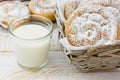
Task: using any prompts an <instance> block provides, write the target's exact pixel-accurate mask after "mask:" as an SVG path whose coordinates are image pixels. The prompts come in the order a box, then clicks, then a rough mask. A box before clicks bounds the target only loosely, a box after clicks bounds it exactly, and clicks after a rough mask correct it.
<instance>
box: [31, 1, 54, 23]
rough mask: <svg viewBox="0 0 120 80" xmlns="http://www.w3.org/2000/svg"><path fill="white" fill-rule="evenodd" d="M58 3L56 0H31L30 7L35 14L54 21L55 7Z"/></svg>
mask: <svg viewBox="0 0 120 80" xmlns="http://www.w3.org/2000/svg"><path fill="white" fill-rule="evenodd" d="M55 5H56V2H55V0H31V1H30V2H29V8H30V10H31V12H32V13H33V14H37V15H40V16H44V17H47V18H48V19H50V20H52V21H54V20H55V16H54V7H55Z"/></svg>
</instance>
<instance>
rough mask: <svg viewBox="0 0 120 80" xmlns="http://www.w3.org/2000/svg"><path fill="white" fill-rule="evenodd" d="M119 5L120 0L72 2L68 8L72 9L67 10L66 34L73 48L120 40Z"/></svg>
mask: <svg viewBox="0 0 120 80" xmlns="http://www.w3.org/2000/svg"><path fill="white" fill-rule="evenodd" d="M72 1H73V2H74V3H73V2H72ZM71 2H72V3H73V4H71ZM83 3H84V4H83ZM119 4H120V0H97V1H94V0H71V1H70V2H69V3H68V4H67V6H66V8H70V9H65V16H66V18H68V19H67V21H66V25H65V34H66V37H67V39H68V41H69V43H70V44H71V45H73V46H88V45H101V44H110V43H111V42H113V41H115V40H119V39H120V5H119ZM70 5H71V6H70ZM76 5H77V6H76ZM68 6H70V7H68ZM66 10H68V12H67V11H66ZM69 10H70V11H69ZM72 11H74V12H72ZM68 14H69V15H68ZM67 15H68V16H67Z"/></svg>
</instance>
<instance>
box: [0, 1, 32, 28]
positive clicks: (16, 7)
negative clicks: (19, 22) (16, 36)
mask: <svg viewBox="0 0 120 80" xmlns="http://www.w3.org/2000/svg"><path fill="white" fill-rule="evenodd" d="M29 13H30V11H29V8H28V7H27V6H26V5H25V4H24V3H22V2H20V1H2V2H0V25H1V26H3V27H4V28H8V25H9V24H10V22H11V21H12V20H14V19H16V18H17V17H21V16H25V15H28V14H29Z"/></svg>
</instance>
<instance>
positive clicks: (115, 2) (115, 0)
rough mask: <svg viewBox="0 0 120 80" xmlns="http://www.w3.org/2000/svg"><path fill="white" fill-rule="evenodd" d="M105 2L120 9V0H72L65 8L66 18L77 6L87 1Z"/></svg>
mask: <svg viewBox="0 0 120 80" xmlns="http://www.w3.org/2000/svg"><path fill="white" fill-rule="evenodd" d="M91 1H94V2H103V1H104V2H105V3H106V5H107V4H111V5H112V6H114V7H117V8H119V9H120V0H70V1H69V2H68V3H67V4H66V6H65V9H64V15H65V18H66V19H68V17H69V16H70V14H71V13H72V12H73V11H74V10H75V9H77V8H79V7H81V6H82V5H84V4H86V3H87V2H91Z"/></svg>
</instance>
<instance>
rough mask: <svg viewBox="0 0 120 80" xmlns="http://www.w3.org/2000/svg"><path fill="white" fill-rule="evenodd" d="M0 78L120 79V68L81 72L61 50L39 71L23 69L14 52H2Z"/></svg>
mask: <svg viewBox="0 0 120 80" xmlns="http://www.w3.org/2000/svg"><path fill="white" fill-rule="evenodd" d="M0 80H120V70H119V69H118V70H113V71H111V72H94V73H79V70H78V69H76V67H74V66H73V65H70V64H69V63H68V61H67V60H66V58H65V57H64V55H63V54H62V53H61V52H58V51H54V52H50V53H49V62H48V64H47V65H46V66H45V67H44V68H42V69H41V70H40V71H38V72H29V71H25V70H22V69H21V68H20V67H19V66H18V65H17V64H16V60H15V57H14V56H13V52H0Z"/></svg>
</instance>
